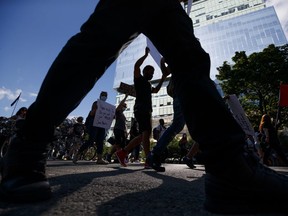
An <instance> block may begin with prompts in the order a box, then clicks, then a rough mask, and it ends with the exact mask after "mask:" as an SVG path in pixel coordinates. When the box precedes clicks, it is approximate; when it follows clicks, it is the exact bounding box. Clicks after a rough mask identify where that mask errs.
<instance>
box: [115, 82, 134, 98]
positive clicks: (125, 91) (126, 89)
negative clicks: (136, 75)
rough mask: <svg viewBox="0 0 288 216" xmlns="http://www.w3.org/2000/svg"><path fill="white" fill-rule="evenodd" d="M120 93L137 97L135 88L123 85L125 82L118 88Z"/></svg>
mask: <svg viewBox="0 0 288 216" xmlns="http://www.w3.org/2000/svg"><path fill="white" fill-rule="evenodd" d="M118 92H120V93H123V94H128V95H130V96H133V97H136V92H135V88H134V86H132V85H128V84H126V83H123V82H121V83H120V86H119V88H118Z"/></svg>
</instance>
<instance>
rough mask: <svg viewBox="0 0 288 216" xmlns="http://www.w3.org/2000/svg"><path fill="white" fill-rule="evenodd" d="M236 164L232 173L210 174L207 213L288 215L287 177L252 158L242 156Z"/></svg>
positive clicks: (207, 181)
mask: <svg viewBox="0 0 288 216" xmlns="http://www.w3.org/2000/svg"><path fill="white" fill-rule="evenodd" d="M236 161H237V162H236ZM233 163H235V164H234V167H230V169H232V170H228V169H226V170H225V168H223V171H224V172H223V173H221V174H219V175H218V174H217V173H216V174H215V173H214V174H211V173H207V174H206V176H205V194H206V197H205V203H204V208H205V209H206V210H208V211H210V212H213V213H222V214H235V213H237V214H245V213H246V214H247V213H250V214H251V213H260V212H265V213H268V212H269V213H288V205H287V198H288V177H287V176H285V175H281V174H279V173H277V172H275V171H273V170H271V169H270V168H267V167H266V166H263V165H262V164H261V163H259V161H257V160H256V159H255V158H253V156H251V155H245V156H240V157H239V158H237V159H236V160H235V161H234V162H233ZM230 171H231V172H230Z"/></svg>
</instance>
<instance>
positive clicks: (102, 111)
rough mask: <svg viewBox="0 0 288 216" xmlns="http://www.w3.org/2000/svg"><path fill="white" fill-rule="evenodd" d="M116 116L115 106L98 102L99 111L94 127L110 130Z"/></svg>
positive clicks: (96, 114) (97, 111)
mask: <svg viewBox="0 0 288 216" xmlns="http://www.w3.org/2000/svg"><path fill="white" fill-rule="evenodd" d="M114 116H115V106H114V105H112V104H109V103H106V102H105V101H102V100H99V99H98V100H97V110H96V113H95V118H94V122H93V126H95V127H100V128H105V129H109V128H110V127H111V124H112V121H113V119H114Z"/></svg>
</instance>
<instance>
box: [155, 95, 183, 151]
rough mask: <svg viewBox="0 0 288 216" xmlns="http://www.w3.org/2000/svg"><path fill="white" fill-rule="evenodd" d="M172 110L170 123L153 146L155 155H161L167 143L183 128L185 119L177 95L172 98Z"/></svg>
mask: <svg viewBox="0 0 288 216" xmlns="http://www.w3.org/2000/svg"><path fill="white" fill-rule="evenodd" d="M173 111H174V114H173V120H172V124H171V125H170V126H169V127H168V128H167V129H166V130H165V132H164V133H163V135H162V136H161V137H160V139H159V140H158V141H157V144H156V146H155V147H154V148H153V153H154V154H156V155H161V154H162V153H163V152H164V151H165V150H166V147H167V146H168V144H169V143H170V142H171V141H172V140H173V138H174V137H175V136H176V135H177V134H178V133H180V132H181V131H182V130H183V128H184V126H185V119H184V116H183V113H182V109H181V105H180V101H179V100H178V98H177V97H174V98H173Z"/></svg>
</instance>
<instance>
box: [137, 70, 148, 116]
mask: <svg viewBox="0 0 288 216" xmlns="http://www.w3.org/2000/svg"><path fill="white" fill-rule="evenodd" d="M134 87H135V91H136V100H135V105H134V111H135V112H137V111H141V112H152V99H151V94H152V91H151V90H152V87H151V83H150V82H149V81H148V80H147V79H146V78H144V77H143V76H140V77H139V78H136V79H135V78H134Z"/></svg>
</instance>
